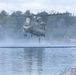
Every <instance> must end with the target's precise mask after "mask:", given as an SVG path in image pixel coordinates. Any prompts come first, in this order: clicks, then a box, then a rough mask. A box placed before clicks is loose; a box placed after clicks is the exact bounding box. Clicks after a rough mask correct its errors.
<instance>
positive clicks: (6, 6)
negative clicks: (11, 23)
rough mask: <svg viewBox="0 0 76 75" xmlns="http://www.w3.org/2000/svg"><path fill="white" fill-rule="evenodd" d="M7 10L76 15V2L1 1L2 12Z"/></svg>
mask: <svg viewBox="0 0 76 75" xmlns="http://www.w3.org/2000/svg"><path fill="white" fill-rule="evenodd" d="M1 10H6V11H7V12H8V13H10V12H13V11H17V10H20V11H22V12H25V11H26V10H30V11H31V12H34V13H36V12H41V11H47V12H49V13H50V12H51V11H52V10H55V11H56V12H66V11H68V12H71V13H73V14H75V15H76V0H0V11H1Z"/></svg>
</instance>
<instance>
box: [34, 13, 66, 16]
mask: <svg viewBox="0 0 76 75" xmlns="http://www.w3.org/2000/svg"><path fill="white" fill-rule="evenodd" d="M56 15H57V16H58V15H59V16H60V15H66V14H65V13H57V14H46V15H45V14H33V16H56Z"/></svg>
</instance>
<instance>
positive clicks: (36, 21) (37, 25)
mask: <svg viewBox="0 0 76 75" xmlns="http://www.w3.org/2000/svg"><path fill="white" fill-rule="evenodd" d="M55 15H63V14H47V15H46V16H55ZM46 25H47V24H46V23H45V22H44V21H42V17H41V15H33V20H32V19H31V15H30V12H29V11H28V14H27V17H26V20H25V23H24V25H23V32H24V36H27V34H31V37H32V36H37V37H38V39H39V42H40V40H41V38H40V37H41V36H42V37H45V32H46Z"/></svg>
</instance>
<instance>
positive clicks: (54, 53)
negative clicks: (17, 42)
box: [0, 48, 76, 75]
mask: <svg viewBox="0 0 76 75" xmlns="http://www.w3.org/2000/svg"><path fill="white" fill-rule="evenodd" d="M68 68H76V48H4V49H3V48H0V75H59V74H60V72H61V71H63V70H64V69H68Z"/></svg>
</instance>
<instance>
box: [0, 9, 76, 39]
mask: <svg viewBox="0 0 76 75" xmlns="http://www.w3.org/2000/svg"><path fill="white" fill-rule="evenodd" d="M27 14H28V12H27V11H25V13H23V12H21V11H15V12H13V13H11V14H8V13H7V12H6V11H5V10H2V11H1V12H0V39H4V38H5V37H7V36H10V37H12V38H20V39H22V38H24V35H23V25H24V23H25V19H26V17H27ZM30 14H31V17H32V18H33V15H34V13H30ZM51 14H61V13H58V12H57V13H50V15H51ZM37 15H41V17H42V20H43V21H44V22H45V23H46V39H47V37H49V39H50V38H74V37H76V16H74V15H72V14H71V13H68V12H65V13H63V14H62V15H53V16H46V15H49V14H48V13H47V12H45V11H44V12H40V13H37Z"/></svg>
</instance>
